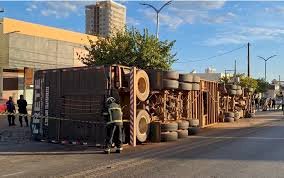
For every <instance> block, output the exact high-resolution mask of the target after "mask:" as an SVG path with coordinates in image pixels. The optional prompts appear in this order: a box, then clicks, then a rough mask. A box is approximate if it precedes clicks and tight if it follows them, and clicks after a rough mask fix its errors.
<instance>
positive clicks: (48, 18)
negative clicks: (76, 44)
mask: <svg viewBox="0 0 284 178" xmlns="http://www.w3.org/2000/svg"><path fill="white" fill-rule="evenodd" d="M140 2H141V1H140ZM147 2H148V3H152V4H153V5H155V6H157V7H159V6H161V4H162V3H163V2H165V1H160V2H157V1H154V2H151V1H147ZM92 3H93V2H91V1H89V2H82V1H81V2H74V1H64V2H47V1H45V2H31V1H22V2H15V1H14V2H13V1H12V2H0V7H3V8H5V13H2V14H0V15H1V16H2V17H10V18H15V19H19V20H24V21H29V22H34V23H39V24H43V25H49V26H54V27H59V28H64V29H68V30H73V31H79V32H84V31H85V16H84V6H85V5H87V4H92ZM122 3H123V4H124V5H126V7H127V23H128V26H135V27H136V28H138V29H141V30H142V29H143V28H149V30H150V32H151V33H155V15H154V14H153V12H152V11H151V9H148V8H146V7H144V6H141V5H140V4H139V1H123V2H122ZM283 19H284V2H242V1H241V2H233V1H216V2H213V1H210V2H204V1H203V2H192V1H175V2H173V3H172V5H171V6H168V7H166V8H165V9H164V11H163V12H162V13H161V27H160V38H161V39H162V40H166V39H168V40H176V45H175V49H174V52H177V58H178V59H179V63H176V64H174V66H173V67H174V69H176V70H180V71H192V70H193V69H195V70H197V71H198V72H203V71H204V69H205V68H207V67H214V68H216V69H217V71H218V72H223V71H224V69H233V64H234V60H235V59H236V60H237V68H238V72H246V70H247V63H246V56H247V49H246V48H242V49H240V50H237V51H234V52H232V53H230V54H227V55H224V56H221V57H217V58H214V59H210V60H204V61H199V62H191V61H192V60H199V59H204V58H207V57H210V56H214V55H218V54H222V53H224V52H226V51H230V50H232V49H235V48H238V47H241V46H243V45H245V44H246V43H247V42H250V43H251V45H252V46H251V72H252V75H253V76H254V77H256V78H258V77H263V76H264V62H263V61H261V60H259V59H258V58H257V56H258V55H260V56H263V57H269V56H271V55H274V54H277V55H278V56H277V57H275V58H273V59H271V61H269V62H268V65H267V75H268V79H269V80H272V79H273V78H277V79H278V75H281V76H282V79H283V80H284V70H283V69H282V68H283V66H284V61H283V60H282V57H283V56H284V41H283V39H284V21H283Z"/></svg>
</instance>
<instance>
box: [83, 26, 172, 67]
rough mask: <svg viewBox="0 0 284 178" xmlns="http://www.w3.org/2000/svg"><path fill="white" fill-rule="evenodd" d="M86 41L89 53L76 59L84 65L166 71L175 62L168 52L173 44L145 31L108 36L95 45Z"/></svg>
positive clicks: (129, 31) (130, 31)
mask: <svg viewBox="0 0 284 178" xmlns="http://www.w3.org/2000/svg"><path fill="white" fill-rule="evenodd" d="M89 42H90V46H85V49H86V50H87V51H88V52H89V54H88V55H87V56H79V59H80V60H81V61H82V62H83V63H84V64H86V65H111V64H121V65H126V66H136V67H138V68H142V69H162V70H169V69H170V68H171V66H172V64H173V63H174V62H175V61H177V59H175V56H176V54H172V53H171V51H172V48H173V46H174V44H175V41H168V40H166V41H159V40H158V39H157V38H156V37H155V36H153V35H150V34H149V33H148V30H146V29H145V30H144V32H143V33H141V32H140V31H138V30H137V29H132V30H127V29H126V30H125V31H124V32H118V33H116V34H115V35H113V36H111V37H107V38H99V39H98V41H96V42H94V41H92V40H90V39H89Z"/></svg>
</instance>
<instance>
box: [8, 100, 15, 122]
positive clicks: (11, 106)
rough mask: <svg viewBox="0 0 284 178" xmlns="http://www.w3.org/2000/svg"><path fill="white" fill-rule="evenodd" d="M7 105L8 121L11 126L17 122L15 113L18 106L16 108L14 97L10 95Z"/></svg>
mask: <svg viewBox="0 0 284 178" xmlns="http://www.w3.org/2000/svg"><path fill="white" fill-rule="evenodd" d="M6 106H7V110H6V111H7V112H8V123H9V126H14V125H16V124H15V118H16V117H15V115H14V114H15V113H16V108H15V104H14V102H13V98H12V97H11V96H10V97H9V100H8V101H7V102H6Z"/></svg>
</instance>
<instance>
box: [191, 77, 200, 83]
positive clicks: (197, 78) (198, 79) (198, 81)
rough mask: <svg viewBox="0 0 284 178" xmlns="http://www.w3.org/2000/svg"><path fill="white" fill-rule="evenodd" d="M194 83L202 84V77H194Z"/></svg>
mask: <svg viewBox="0 0 284 178" xmlns="http://www.w3.org/2000/svg"><path fill="white" fill-rule="evenodd" d="M192 82H193V83H200V77H199V76H197V75H194V76H193V79H192Z"/></svg>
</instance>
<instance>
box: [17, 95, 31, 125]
mask: <svg viewBox="0 0 284 178" xmlns="http://www.w3.org/2000/svg"><path fill="white" fill-rule="evenodd" d="M17 104H18V107H19V114H20V115H19V121H20V124H21V127H23V117H24V118H25V122H26V126H27V127H28V126H29V121H28V116H27V114H28V112H27V105H28V104H27V101H26V100H25V98H24V95H20V99H19V100H18V101H17ZM23 115H25V116H23Z"/></svg>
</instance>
